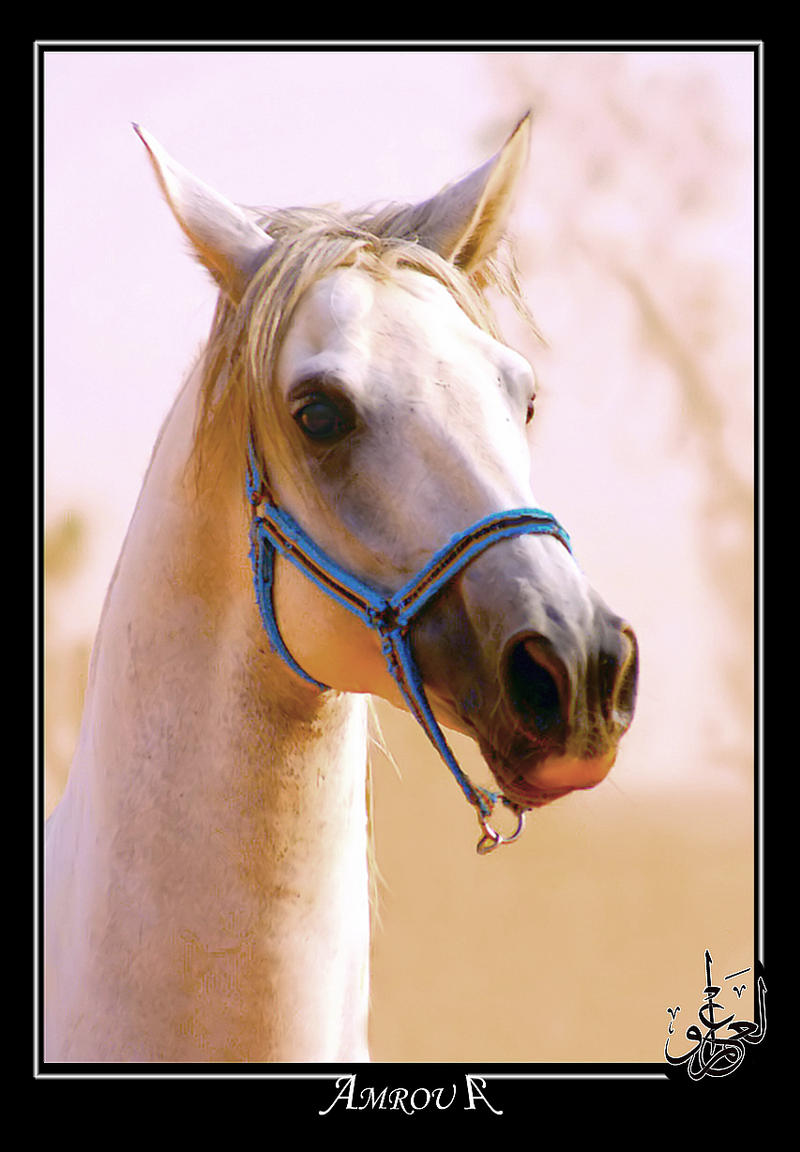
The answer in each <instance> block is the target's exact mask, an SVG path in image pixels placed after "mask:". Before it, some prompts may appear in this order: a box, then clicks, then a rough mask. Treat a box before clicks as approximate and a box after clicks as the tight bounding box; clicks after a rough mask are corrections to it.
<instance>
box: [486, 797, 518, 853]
mask: <svg viewBox="0 0 800 1152" xmlns="http://www.w3.org/2000/svg"><path fill="white" fill-rule="evenodd" d="M514 811H515V812H516V813H517V826H516V828H515V829H514V831H513V832H512V833H511V835H510V836H503V835H502V833H500V832H498V831H497V829H496V828H492V826H491V824H490V823H489V821H488V819H487V818H486V817H485V816H481V815H479V816H478V823H479V824H480V826H481V828H483V836H481V838H480V840H479V841H478V843H477V845H476V846H475V851H476V852H477V853H478V855H479V856H488V854H489V853H490V852H494V850H495V848H499V847H500V845H501V844H513V843H514V841H515V840H516V839H517V838H518V837H519V836H520V835H521V833H522V829H523V828H524V827H525V810H524V809H521V808H516V809H514Z"/></svg>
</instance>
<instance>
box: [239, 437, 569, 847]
mask: <svg viewBox="0 0 800 1152" xmlns="http://www.w3.org/2000/svg"><path fill="white" fill-rule="evenodd" d="M247 494H248V498H249V500H250V503H251V505H252V507H253V518H252V521H251V525H250V562H251V564H252V568H253V582H254V585H255V593H256V600H257V602H258V608H259V611H260V613H261V619H262V622H263V624H264V628H265V630H266V633H267V637H268V639H269V642H270V645H271V647H272V649H273V651H275V652H276V653H277V654H278V655H279V656H280V657H281V658H282V659H283V660H284V661H285V662H286V663H287V664H288V665H289V667H290V668H291V669H292V670H293V671H294V672H295V673H296V674H297V675H298V676H300V677H302V679H303V680H306V681H307V682H308V683H310V684H313V685H314V686H315V687H316V688H318V689H319V690H320V691H326V690H327V688H328V685H326V684H322V683H321V682H320V681H319V680H315V679H314V678H313V676H309V674H308V673H307V672H306V671H304V669H302V668H301V667H300V665H299V664H298V663H297V661H296V660H295V659H294V657H293V656H292V654H291V652H290V651H289V649H288V648H287V647H286V645H285V644H284V642H283V637H282V636H281V634H280V629H279V628H278V622H277V620H276V618H275V608H274V604H273V585H274V572H275V553H276V552H279V553H280V554H281V555H282V556H285V557H286V559H287V560H290V561H291V562H292V564H294V565H295V567H297V568H299V569H300V571H301V572H302V573H303V574H304V575H305V576H307V577H308V578H309V579H310V580H313V582H314V583H315V584H316V585H317V587H319V588H321V589H322V591H323V592H325V593H327V595H329V596H331V597H332V598H333V599H334V600H337V601H338V602H339V603H340V604H343V605H344V607H345V608H347V609H348V610H349V611H350V612H353V613H354V614H355V615H356V616H358V617H359V618H360V619H361V620H363V621H364V623H365V624H367V625H369V627H370V628H374V629H375V630H376V631H377V632H378V633H379V635H380V637H381V647H382V651H383V654H384V657H385V659H386V663H387V666H388V668H389V671H390V672H391V674H392V676H393V677H394V679H395V681H396V682H397V685H398V687H399V688H400V691H401V693H402V695H403V699H404V700H405V702H406V705H407V706H408V709H409V711H410V712H411V714H412V716H414V717H415V718H416V720H417V721H418V722H419V723H420V724H421V726H422V728H423V729H424V731H425V733H426V735H427V736H428V738H429V739H430V741H431V742H432V744H433V745H434V747H435V748H436V750H437V751H438V752H439V755H440V756H441V757H442V759H443V760H444V762H445V764H446V765H447V767H448V768H449V769H450V771H451V772H452V774H453V776H454V777H455V779H456V781H457V783H458V784H459V786H460V788H461V790H462V792H463V793H464V796H465V797H466V799H467V800H468V801H469V803H470V804H472V805H473V806H474V807H475V808H476V809H477V813H478V821H479V823H480V825H481V828H482V829H483V835H482V837H481V839H480V840H479V841H478V846H477V850H478V852H479V853H481V854H482V855H483V854H485V853H487V852H491V851H493V850H494V849H495V848H497V847H498V846H499V845H500V844H510V843H511V842H512V841H513V840H516V839H517V837H518V836H519V835H520V833H521V832H522V829H523V826H524V821H525V811H526V809H525V808H522V807H520V806H519V805H518V804H514V803H513V802H512V801H510V800H508V799H506V797H505V796H503V795H502V794H500V793H496V792H490V791H489V790H488V789H486V788H482V787H481V786H480V785H475V784H472V783H471V782H470V781H469V780H468V779H467V777H466V776H465V775H464V773H463V772H462V770H461V768H460V767H459V765H458V762H457V760H456V758H455V756H454V755H453V752H452V750H451V748H450V746H449V744H448V743H447V740H446V738H445V735H444V733H443V732H442V730H441V728H440V727H439V724H438V722H437V720H436V718H435V717H434V715H433V711H432V709H431V706H430V704H429V703H428V698H427V696H426V694H425V688H424V685H423V683H422V677H421V676H420V673H419V669H418V668H417V665H416V661H415V660H414V656H413V654H412V651H411V642H410V639H409V630H410V627H411V624H412V622H413V620H414V618H415V617H416V616H417V615H418V614H419V613H420V612H421V611H422V609H423V608H424V607H425V605H426V604H427V603H428V601H429V600H431V599H432V597H434V596H435V595H436V594H437V593H438V592H440V591H441V590H442V588H443V587H444V586H445V584H447V583H448V582H449V581H450V580H452V579H453V577H454V576H456V575H457V574H458V573H459V572H460V571H461V570H462V568H464V567H465V566H466V565H467V564H469V563H470V561H471V560H473V559H474V558H475V557H476V556H478V555H479V554H480V553H481V552H484V551H485V550H486V549H487V548H489V547H490V546H491V545H492V544H495V543H496V542H497V541H498V540H503V539H505V538H506V537H509V536H521V535H523V534H525V533H536V534H539V535H550V536H556V537H557V538H558V539H559V540H560V541H561V543H562V544H563V545H564V546H565V548H567V549H568V550H569V551H571V550H572V549H571V546H570V541H569V536H568V535H567V533H566V532H565V531H564V529H563V528H562V527H561V525H560V524H559V523H558V521H557V520H556V518H555V517H554V516H552V515H551V514H550V513H549V512H544V511H542V509H541V508H512V509H510V510H508V511H506V512H498V513H496V514H495V515H492V516H487V517H485V518H484V519H483V520H478V521H477V523H475V524H473V525H472V526H471V527H470V528H467V529H465V531H463V532H459V533H458V534H457V535H455V536H454V537H453V538H452V540H450V542H449V543H448V544H446V545H445V546H444V548H441V549H440V550H439V551H438V552H436V553H435V554H434V555H433V556H432V557H431V559H430V560H429V561H428V562H427V564H425V565H424V566H423V567H422V568H421V569H420V571H419V572H418V573H417V574H416V575H415V576H412V577H411V579H410V580H408V581H407V582H406V583H405V584H404V585H403V586H402V588H400V589H399V590H398V591H397V592H395V593H394V595H393V596H390V597H389V598H386V597H385V596H382V595H381V594H380V593H379V592H376V591H375V589H374V588H372V587H370V585H369V584H366V583H364V581H363V580H359V578H358V577H357V576H353V575H352V574H351V573H350V572H346V571H345V570H344V569H343V568H341V567H340V566H339V565H338V564H337V563H336V562H335V561H334V560H332V559H331V558H330V556H328V555H326V553H325V552H323V551H322V550H321V549H320V548H319V547H317V545H316V544H315V543H314V541H313V540H312V539H311V537H310V536H308V535H307V533H306V532H305V531H304V530H303V529H302V528H301V527H300V525H299V524H298V523H297V521H296V520H295V519H294V517H293V516H291V515H290V514H289V513H288V512H286V511H284V510H283V509H282V508H279V507H278V506H277V505H276V504H275V502H274V501H273V499H272V496H271V493H270V491H269V488H268V485H267V484H266V483H265V481H264V480H263V478H262V476H261V472H260V470H259V467H258V464H257V462H256V458H255V454H254V452H253V448H252V445H251V446H250V454H249V465H248V473H247ZM500 800H502V802H503V803H504V804H505V805H506V807H508V808H510V809H512V811H514V812H515V813H516V815H517V827H516V829H515V830H514V832H513V833H512V835H510V836H502V835H501V834H500V833H499V832H497V831H496V830H495V829H494V828H493V827H492V826H491V825H490V824H489V817H490V816H491V814H492V811H493V809H494V807H495V805H496V804H497V803H498V801H500Z"/></svg>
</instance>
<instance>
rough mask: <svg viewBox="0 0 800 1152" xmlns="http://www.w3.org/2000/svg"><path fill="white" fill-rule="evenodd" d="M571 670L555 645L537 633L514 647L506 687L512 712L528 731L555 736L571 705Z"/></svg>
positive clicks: (519, 641) (507, 668)
mask: <svg viewBox="0 0 800 1152" xmlns="http://www.w3.org/2000/svg"><path fill="white" fill-rule="evenodd" d="M568 680H569V678H568V673H567V670H566V667H565V665H564V663H563V661H562V660H561V659H560V657H559V656H557V655H556V653H555V650H554V648H553V645H552V644H551V643H550V641H549V640H547V639H546V638H545V637H544V636H540V635H538V634H536V633H533V634H531V635H529V636H525V637H523V638H522V639H519V640H517V641H516V642H514V643H513V644H512V646H511V651H510V653H509V655H508V660H507V662H506V671H505V683H504V688H505V690H506V696H507V699H508V702H509V704H510V705H511V711H512V713H513V714H514V715H515V717H516V718H517V719H518V720H519V721H520V722H521V724H522V726H523V728H525V729H526V730H527V731H530V732H532V733H535V734H536V735H540V736H551V737H554V736H555V735H556V732H557V730H558V729H560V727H561V725H562V723H563V720H564V718H565V715H566V710H567V709H568V707H569V683H568Z"/></svg>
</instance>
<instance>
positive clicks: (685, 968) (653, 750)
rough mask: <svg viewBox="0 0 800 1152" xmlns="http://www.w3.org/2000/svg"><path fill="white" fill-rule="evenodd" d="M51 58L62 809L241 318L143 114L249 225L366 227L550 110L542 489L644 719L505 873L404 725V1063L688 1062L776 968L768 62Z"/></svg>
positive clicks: (199, 55)
mask: <svg viewBox="0 0 800 1152" xmlns="http://www.w3.org/2000/svg"><path fill="white" fill-rule="evenodd" d="M42 70H43V80H44V85H43V87H44V100H43V105H42V113H43V155H44V165H43V170H42V172H41V179H42V190H43V204H44V216H43V219H44V231H43V255H44V281H43V290H44V319H43V339H44V392H43V399H42V408H41V412H40V416H41V419H42V424H43V429H44V459H43V471H44V485H45V488H44V497H45V525H44V527H45V547H44V576H45V637H44V641H45V650H44V675H45V698H44V720H45V749H44V769H45V781H44V783H45V806H46V810H47V811H48V812H49V811H51V810H52V808H53V806H54V805H55V803H56V802H57V800H58V797H59V795H60V794H61V792H62V790H63V787H64V782H65V780H66V776H67V773H68V770H69V764H70V760H71V757H72V753H73V750H74V746H75V742H76V738H77V731H78V724H79V717H80V710H81V702H82V696H83V689H84V684H85V678H86V671H87V662H88V655H89V651H90V647H91V643H92V639H93V634H94V630H95V628H96V625H97V621H98V618H99V614H100V609H101V606H102V600H103V596H104V593H105V588H106V586H107V584H108V581H109V579H110V576H111V573H112V570H113V566H114V563H115V560H116V557H117V554H118V551H119V549H120V546H121V544H122V540H123V537H124V534H125V531H126V528H127V524H128V520H129V518H130V515H131V513H132V511H133V506H134V503H135V500H136V497H137V495H138V491H139V487H140V484H141V481H142V478H143V475H144V472H145V469H146V467H147V464H148V461H149V457H150V452H151V449H152V446H153V443H154V441H155V438H156V435H157V433H158V430H159V428H160V425H161V422H162V420H163V419H164V417H165V416H166V414H167V412H168V409H169V407H170V405H171V403H172V400H173V398H174V396H175V394H176V392H177V389H178V387H179V384H180V382H181V380H182V377H183V374H184V373H185V371H186V370H187V368H188V366H189V364H190V362H191V360H192V359H193V357H194V355H195V353H196V351H197V349H198V347H199V345H200V344H201V342H202V341H203V339H204V337H205V335H206V333H207V331H208V328H209V325H210V321H211V316H212V312H213V307H214V299H215V294H214V291H213V289H212V287H211V285H210V283H209V282H208V281H207V280H206V278H205V276H204V274H203V273H202V271H201V270H200V268H199V267H198V266H197V265H196V264H195V263H194V262H193V261H192V260H191V259H190V258H189V257H188V255H187V252H186V250H185V246H184V243H183V241H182V238H181V236H180V235H179V232H178V229H177V227H176V226H175V224H174V222H173V219H172V217H171V215H170V213H169V211H168V210H167V208H166V206H165V205H164V204H163V202H162V200H161V197H160V194H159V192H158V189H157V186H156V183H155V181H154V179H153V175H152V171H151V169H150V167H149V165H148V163H147V161H146V157H145V154H144V151H143V149H142V146H141V144H140V143H139V141H138V140H137V138H136V137H135V135H134V133H133V130H132V129H131V127H130V123H131V121H137V122H141V123H142V124H143V125H144V126H145V127H146V128H147V129H149V130H150V131H151V132H153V133H154V134H155V135H156V136H157V137H158V138H159V139H160V141H161V142H162V143H163V144H164V145H165V147H167V149H168V150H170V151H171V152H172V153H173V155H174V156H176V158H178V159H179V160H180V161H181V162H182V163H183V164H185V165H186V166H187V167H189V168H190V169H191V170H193V171H194V172H195V173H196V174H197V175H199V176H201V178H203V179H204V180H206V181H207V182H209V183H211V184H212V185H214V186H215V187H217V188H218V189H219V190H220V191H222V192H224V193H226V194H227V195H228V196H229V197H231V198H232V199H234V200H238V201H239V202H241V203H245V204H251V205H256V204H259V205H288V204H312V203H320V202H330V201H331V200H337V201H340V202H342V203H343V204H345V205H347V206H350V207H355V206H359V205H362V204H365V203H369V202H374V201H380V200H390V199H391V200H402V199H417V198H422V197H425V196H427V195H430V194H431V193H432V192H433V191H435V190H436V189H438V188H439V187H440V186H441V185H443V184H444V183H446V182H449V181H450V180H452V179H454V178H456V177H457V176H460V175H462V174H464V173H465V172H467V171H468V170H470V169H471V168H472V167H474V166H475V165H477V164H479V163H481V162H482V161H483V160H484V159H486V158H487V157H488V156H489V155H490V154H491V153H493V152H494V151H495V150H496V149H497V148H498V147H499V146H500V144H501V143H502V142H503V140H504V139H505V137H506V135H507V134H508V132H509V131H510V130H511V128H512V127H513V126H514V124H515V123H516V121H517V119H518V118H519V116H520V115H521V114H522V113H523V112H524V111H525V110H526V109H527V108H532V109H533V111H534V131H533V141H532V151H531V159H530V164H529V167H528V170H527V174H526V178H525V181H524V185H523V188H522V191H521V194H520V196H519V200H518V207H517V212H516V215H515V217H514V220H513V227H512V231H513V235H514V236H515V239H516V244H517V252H518V258H519V263H520V266H521V271H522V276H523V280H524V283H525V285H526V288H527V295H528V298H529V301H530V304H531V306H532V309H533V312H534V315H535V317H536V319H537V322H538V324H539V327H540V328H541V330H542V332H543V334H544V336H545V337H546V340H547V346H546V347H543V346H541V345H535V344H534V342H533V341H532V340H531V338H530V336H529V335H528V333H526V332H525V331H523V330H522V329H521V328H519V326H518V325H517V324H516V323H515V320H514V318H513V317H509V318H508V322H507V324H506V330H507V335H508V339H509V343H511V344H512V345H514V346H516V347H517V348H519V349H520V350H521V351H523V352H524V353H525V354H526V355H528V356H529V358H530V359H532V361H533V362H534V364H535V366H536V371H537V375H538V378H539V381H540V390H539V397H538V400H537V418H536V426H535V428H536V431H535V437H536V455H535V472H534V480H535V490H536V494H537V498H538V500H539V502H540V503H541V505H542V506H543V507H545V508H549V509H552V510H553V511H554V512H555V513H556V515H557V516H558V517H559V519H560V520H561V521H562V522H563V523H564V524H565V525H566V526H567V528H568V530H569V532H570V534H571V536H572V539H573V543H574V545H575V551H576V556H577V558H578V561H579V563H580V564H581V566H582V567H583V568H584V570H585V571H586V572H587V574H588V576H589V577H590V579H591V581H592V583H593V584H594V585H595V587H596V588H597V589H598V591H600V593H601V595H603V597H604V598H605V599H606V600H607V601H608V603H609V604H610V605H611V606H612V607H613V608H614V609H615V610H616V611H618V612H619V613H620V614H621V615H623V616H625V617H626V618H627V619H628V620H630V621H631V623H632V624H633V625H634V627H635V629H636V632H637V635H638V638H639V644H640V650H641V680H640V693H639V703H638V711H637V716H636V719H635V722H634V725H633V728H632V729H631V732H630V733H629V735H628V736H627V737H626V739H625V741H624V743H623V746H622V750H621V754H620V756H619V759H618V762H617V765H616V767H615V769H614V771H613V772H612V774H611V776H610V777H609V779H608V780H607V781H606V782H605V783H604V784H603V785H602V786H601V787H600V788H598V789H596V790H594V791H593V792H590V793H578V794H575V795H574V796H572V797H568V798H567V799H565V800H562V801H561V802H559V803H558V804H556V805H554V806H552V807H550V808H548V809H545V810H543V811H541V812H539V813H535V814H532V815H531V816H530V817H529V819H528V827H527V830H526V833H525V835H524V836H523V838H522V839H521V841H520V842H518V843H517V844H515V845H514V846H513V847H509V848H506V849H504V850H502V851H499V852H497V853H495V854H494V855H492V856H489V857H483V858H480V857H478V856H477V855H476V854H475V851H474V845H475V842H476V839H477V832H478V829H477V824H476V822H475V818H474V814H473V812H472V810H471V809H470V808H469V807H468V806H467V805H466V804H465V803H464V801H463V798H462V796H461V793H460V791H459V790H458V789H457V787H456V786H455V784H454V782H453V781H452V779H451V777H450V775H449V773H448V772H447V770H446V769H445V767H444V766H443V764H442V763H441V762H440V761H439V759H438V757H437V756H436V755H435V754H434V753H432V752H431V751H430V749H429V746H428V743H427V740H426V738H425V736H424V734H423V733H422V732H421V731H420V730H419V729H418V728H417V727H416V725H415V724H414V722H413V721H412V720H411V719H410V718H409V717H408V716H406V715H405V714H401V713H399V712H397V711H395V710H394V709H392V708H390V707H389V706H388V705H383V704H379V705H378V712H379V716H380V720H381V724H382V727H383V733H384V738H385V740H386V744H387V746H388V748H389V750H390V753H391V757H392V758H393V760H394V762H395V764H392V763H391V762H390V760H389V759H387V757H386V756H385V755H384V754H383V753H382V752H381V751H379V750H378V749H375V750H374V751H373V755H372V764H373V779H374V793H375V841H376V852H377V861H378V866H379V869H380V884H379V908H378V914H377V916H376V922H375V929H374V943H373V981H372V985H373V992H372V1004H373V1011H372V1021H371V1049H372V1054H373V1058H374V1059H375V1060H378V1061H448V1062H449V1061H456V1062H457V1061H470V1062H475V1061H480V1062H482V1063H486V1062H497V1061H502V1062H512V1061H513V1062H517V1061H520V1062H525V1063H536V1062H543V1061H546V1062H560V1061H569V1062H574V1061H579V1062H595V1061H600V1062H656V1063H658V1062H661V1061H662V1059H663V1050H664V1043H665V1040H666V1037H667V1026H668V1023H669V1020H670V1016H669V1014H668V1012H667V1009H668V1008H670V1007H671V1008H673V1009H674V1008H675V1007H676V1005H680V1006H681V1008H682V1012H681V1014H680V1015H679V1016H678V1017H677V1023H676V1028H677V1032H678V1037H679V1038H680V1037H683V1035H684V1033H685V1029H686V1028H687V1027H688V1026H689V1025H690V1024H692V1023H695V1022H696V1011H697V1008H698V1007H699V1005H700V1002H701V998H702V991H703V987H704V985H705V969H704V960H703V956H704V951H705V949H708V950H709V951H710V952H711V953H712V955H713V958H714V964H715V968H714V973H715V976H717V975H719V976H721V975H724V974H725V973H731V972H736V971H739V970H741V969H744V968H745V967H746V966H748V965H752V964H753V962H754V960H755V959H756V954H755V948H756V942H755V941H754V907H753V900H754V875H753V874H754V848H753V792H754V776H753V762H754V747H753V744H754V739H753V732H754V667H755V666H754V661H755V653H754V642H753V637H754V613H753V603H754V599H753V597H754V563H755V560H754V500H753V482H754V475H753V472H754V397H755V390H754V368H753V363H754V333H753V308H754V263H753V247H754V215H753V212H754V203H753V191H754V179H755V160H754V57H753V54H752V52H751V51H749V50H746V49H740V50H735V49H733V50H725V51H722V50H720V51H703V50H690V49H687V50H685V51H670V52H666V51H646V50H639V51H637V50H630V51H610V50H585V51H578V50H575V51H516V52H475V51H463V50H451V51H448V50H444V49H442V50H435V51H399V52H398V51H382V50H378V49H370V50H366V51H358V52H346V51H335V50H330V49H326V50H323V51H308V52H294V51H285V50H266V49H265V50H248V51H225V50H218V49H213V50H206V51H202V50H186V51H180V50H176V49H167V50H148V51H133V50H119V51H114V50H102V51H91V52H86V51H79V50H73V49H62V50H49V51H47V52H46V53H45V54H44V57H43V63H42ZM454 747H455V749H456V751H457V754H458V755H459V756H460V758H461V762H462V765H463V767H464V768H465V770H467V772H468V773H469V774H470V775H472V776H474V777H475V778H476V779H478V780H480V781H483V782H487V777H486V770H485V768H484V767H483V765H482V762H481V761H480V758H479V756H478V755H477V753H476V752H475V750H474V749H473V748H472V746H471V744H470V743H469V741H467V740H465V739H463V738H459V737H455V738H454ZM744 979H745V981H747V977H744ZM754 984H755V980H753V981H752V985H751V986H750V987H749V988H748V989H747V991H746V992H745V993H744V995H743V996H742V999H741V1000H740V1001H738V1002H737V1003H735V1004H733V1005H732V1007H733V1008H734V1009H735V1011H736V1012H737V1016H738V1017H739V1018H742V1017H744V1018H746V1019H753V1004H752V998H751V989H752V986H753V985H754ZM723 999H724V998H723ZM688 1047H689V1043H688V1041H684V1042H683V1048H681V1045H680V1043H679V1042H678V1040H677V1039H675V1038H674V1043H672V1044H671V1050H675V1051H683V1050H685V1049H686V1048H688Z"/></svg>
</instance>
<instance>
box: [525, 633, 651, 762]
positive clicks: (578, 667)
mask: <svg viewBox="0 0 800 1152" xmlns="http://www.w3.org/2000/svg"><path fill="white" fill-rule="evenodd" d="M637 677H638V646H637V642H636V635H635V633H634V631H633V629H632V628H631V627H630V626H629V625H628V624H625V623H622V622H621V621H615V622H614V623H613V625H608V624H606V626H605V628H604V629H603V634H602V638H601V640H600V641H599V642H598V643H597V644H596V646H595V649H594V651H590V652H589V653H588V655H587V656H586V657H585V658H583V659H580V660H579V659H577V658H575V657H574V656H572V657H570V656H569V655H562V654H561V653H559V651H558V649H557V647H556V645H555V644H554V643H553V641H551V640H550V639H548V637H546V636H544V635H542V634H540V633H529V634H527V635H524V636H522V637H517V638H516V639H515V640H514V641H512V643H511V645H510V649H509V651H508V655H507V659H506V663H505V675H504V684H503V687H504V690H505V694H506V699H507V701H508V703H509V705H510V707H511V711H512V713H513V714H514V716H515V719H516V720H517V722H518V723H519V724H520V726H521V727H522V728H523V729H524V730H526V731H527V732H529V733H530V734H531V736H533V737H534V738H536V739H537V740H538V741H543V742H545V743H556V742H559V741H560V742H561V743H562V744H563V743H565V742H567V740H568V738H569V737H570V736H571V735H572V732H571V730H572V729H577V728H585V729H586V730H587V731H589V730H591V731H592V732H593V733H594V739H595V742H596V740H597V736H598V734H599V732H602V738H603V740H604V741H606V742H616V741H617V740H619V739H620V737H621V736H622V735H623V734H624V733H625V732H626V731H627V729H628V728H629V727H630V724H631V721H632V720H633V711H634V706H635V701H636V684H637ZM572 742H573V743H574V739H573V741H572Z"/></svg>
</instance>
